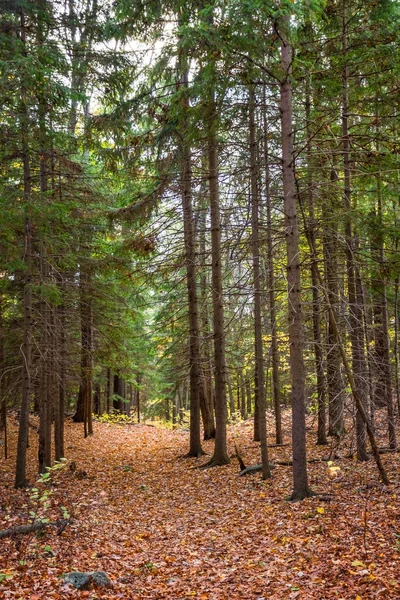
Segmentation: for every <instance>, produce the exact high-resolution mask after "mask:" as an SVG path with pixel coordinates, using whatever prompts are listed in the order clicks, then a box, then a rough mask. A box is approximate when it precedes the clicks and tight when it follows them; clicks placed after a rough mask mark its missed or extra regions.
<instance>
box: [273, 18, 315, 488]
mask: <svg viewBox="0 0 400 600" xmlns="http://www.w3.org/2000/svg"><path fill="white" fill-rule="evenodd" d="M289 23H290V20H289V16H288V15H286V16H284V17H282V20H281V24H280V25H281V26H280V31H279V33H280V36H281V62H282V68H283V79H282V81H281V85H280V109H281V131H282V174H283V196H284V212H285V236H286V252H287V287H288V301H289V309H288V310H289V346H290V377H291V387H292V391H291V402H292V422H293V425H292V445H293V492H292V495H291V499H292V500H302V499H303V498H306V497H309V496H311V495H312V492H311V490H310V488H309V486H308V475H307V456H306V422H305V397H304V396H305V372H304V362H303V325H302V315H301V295H300V256H299V254H300V246H299V232H298V219H297V206H296V195H295V178H294V152H293V127H292V84H291V64H292V48H291V45H290V42H289V39H288V33H289Z"/></svg>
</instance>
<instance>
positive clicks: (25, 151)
mask: <svg viewBox="0 0 400 600" xmlns="http://www.w3.org/2000/svg"><path fill="white" fill-rule="evenodd" d="M20 23H21V33H20V39H21V44H22V47H23V56H26V27H25V13H24V9H23V8H22V7H21V9H20ZM29 129H30V127H29V113H28V103H27V91H26V87H25V85H24V82H23V80H22V81H21V143H22V163H23V177H24V182H23V183H24V204H25V230H24V267H25V275H24V292H23V294H24V298H23V313H24V324H23V344H22V398H21V406H20V419H19V430H18V444H17V463H16V469H15V487H16V488H21V487H25V486H26V484H27V480H26V448H27V445H28V420H29V395H30V385H31V346H32V339H31V338H32V290H31V288H32V224H31V202H32V199H31V168H30V156H29V142H28V131H29Z"/></svg>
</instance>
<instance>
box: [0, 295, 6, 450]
mask: <svg viewBox="0 0 400 600" xmlns="http://www.w3.org/2000/svg"><path fill="white" fill-rule="evenodd" d="M4 368H5V367H4V330H3V307H2V305H1V299H0V432H1V431H3V434H4V440H3V443H4V460H7V458H8V440H7V399H6V395H5V392H4Z"/></svg>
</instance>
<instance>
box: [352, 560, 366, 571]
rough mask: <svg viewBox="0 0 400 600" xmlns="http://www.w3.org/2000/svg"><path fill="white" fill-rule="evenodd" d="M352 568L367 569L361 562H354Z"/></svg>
mask: <svg viewBox="0 0 400 600" xmlns="http://www.w3.org/2000/svg"><path fill="white" fill-rule="evenodd" d="M351 566H352V567H363V568H364V569H365V565H364V563H363V562H361V560H353V562H352V563H351Z"/></svg>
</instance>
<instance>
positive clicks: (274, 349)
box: [263, 86, 283, 444]
mask: <svg viewBox="0 0 400 600" xmlns="http://www.w3.org/2000/svg"><path fill="white" fill-rule="evenodd" d="M263 102H264V107H263V127H264V168H265V198H266V203H265V204H266V209H267V215H266V216H267V261H268V288H269V289H268V297H269V319H270V327H271V358H272V393H273V399H274V412H275V439H276V443H277V444H282V442H283V436H282V415H281V390H280V381H279V348H278V329H277V324H276V299H275V265H274V252H273V240H272V199H271V177H270V167H269V162H270V161H269V148H268V122H267V114H266V103H267V99H266V94H265V86H264V91H263Z"/></svg>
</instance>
